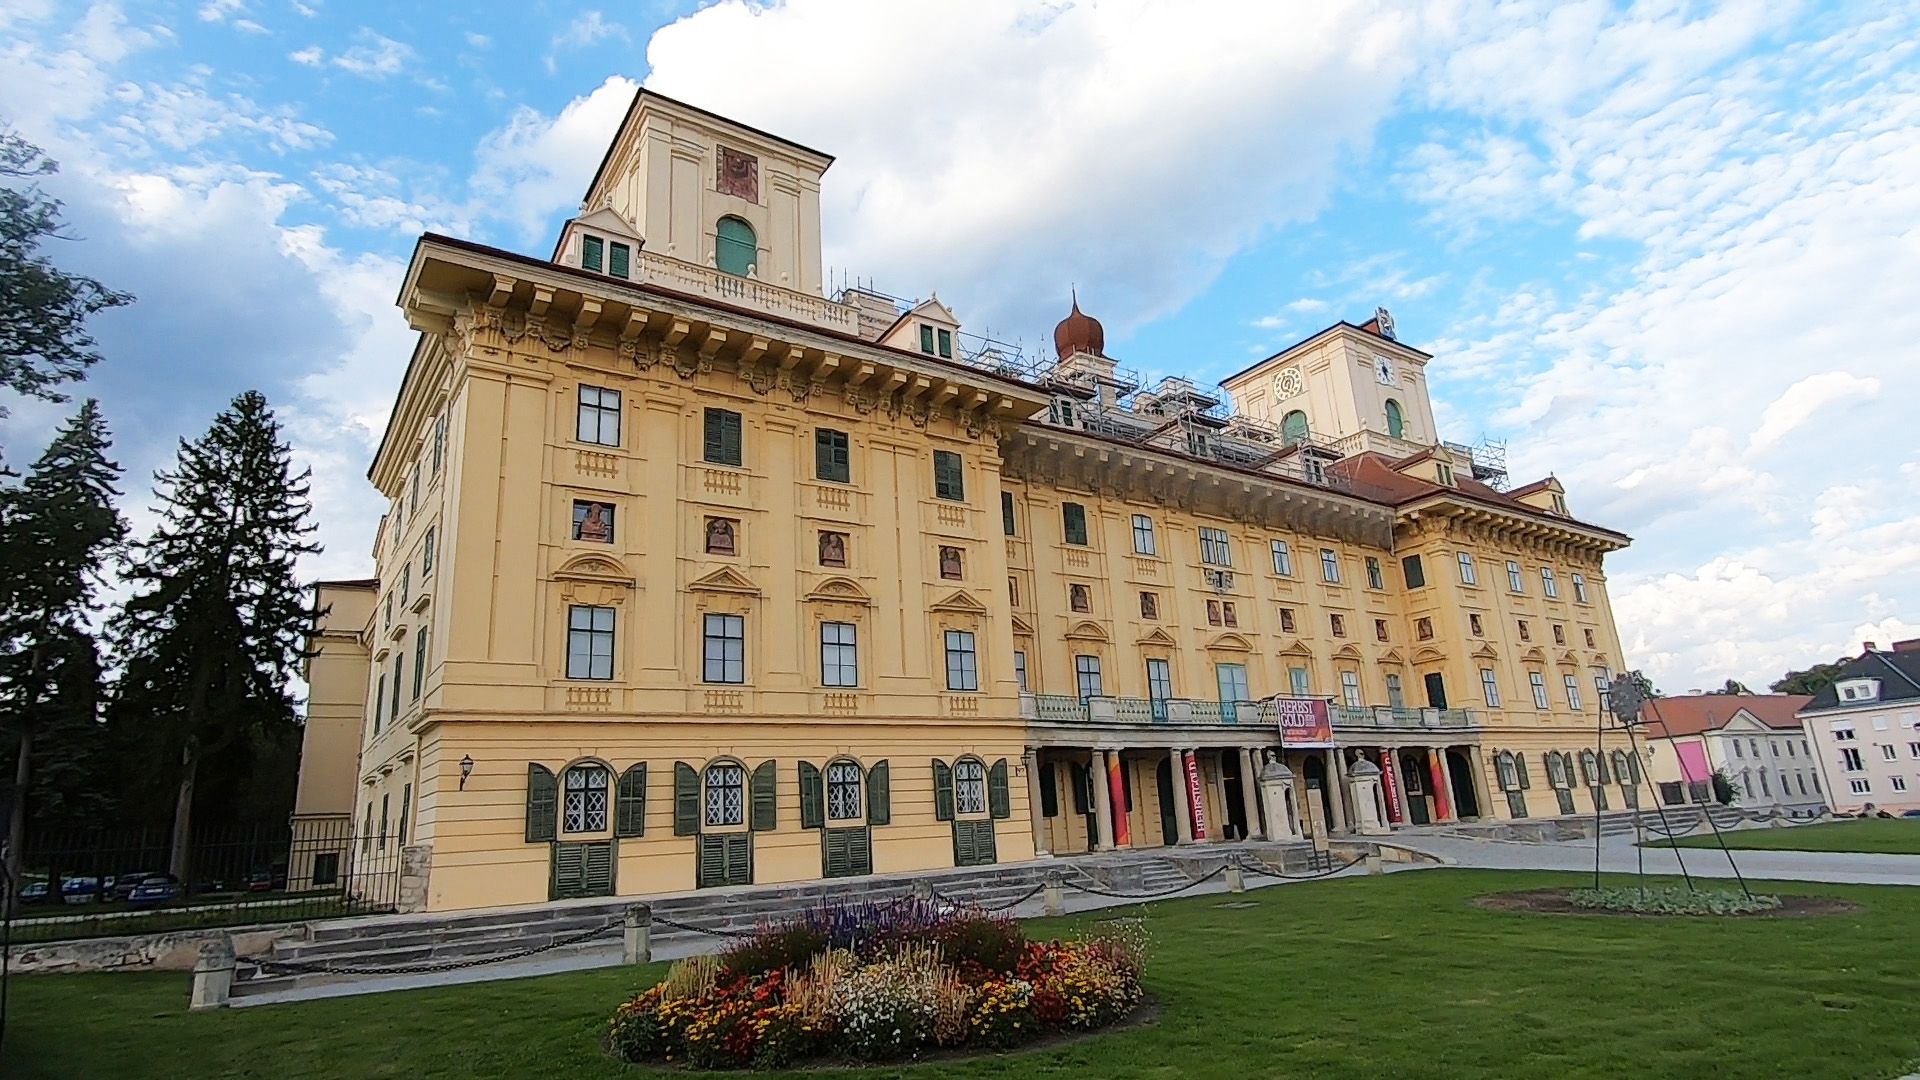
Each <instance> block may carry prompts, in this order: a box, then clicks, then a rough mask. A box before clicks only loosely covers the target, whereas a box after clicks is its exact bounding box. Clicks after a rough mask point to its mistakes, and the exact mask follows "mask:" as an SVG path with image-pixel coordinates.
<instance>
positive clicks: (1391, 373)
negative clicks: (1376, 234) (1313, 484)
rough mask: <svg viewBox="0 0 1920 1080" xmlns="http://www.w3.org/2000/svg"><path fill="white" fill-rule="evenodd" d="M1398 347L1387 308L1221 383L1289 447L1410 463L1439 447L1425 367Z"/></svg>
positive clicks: (1244, 411)
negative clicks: (1310, 445)
mask: <svg viewBox="0 0 1920 1080" xmlns="http://www.w3.org/2000/svg"><path fill="white" fill-rule="evenodd" d="M1431 359H1433V357H1432V355H1431V354H1429V353H1424V352H1421V351H1420V350H1419V349H1415V348H1413V347H1411V346H1409V345H1404V344H1402V343H1401V342H1400V341H1398V340H1396V339H1395V337H1394V331H1393V316H1392V315H1390V314H1388V313H1387V310H1386V309H1385V308H1380V309H1377V310H1376V311H1375V312H1374V316H1373V318H1371V319H1369V320H1367V321H1366V322H1365V323H1363V324H1361V325H1358V326H1355V325H1354V324H1353V323H1350V322H1345V321H1342V322H1338V323H1335V324H1333V325H1332V326H1329V327H1327V328H1326V329H1325V330H1322V331H1320V332H1319V333H1317V334H1314V335H1313V336H1312V337H1309V338H1307V339H1306V340H1305V341H1302V342H1300V343H1299V344H1297V345H1293V346H1290V347H1288V348H1286V349H1283V350H1281V351H1280V352H1278V353H1275V354H1274V355H1272V356H1269V357H1267V358H1266V359H1265V360H1262V361H1260V362H1259V363H1257V364H1255V365H1253V366H1252V367H1250V368H1247V369H1246V370H1245V371H1242V372H1239V373H1238V374H1235V375H1230V376H1228V377H1227V378H1225V379H1223V380H1221V382H1220V385H1221V386H1222V387H1224V388H1225V389H1226V391H1227V392H1228V393H1230V394H1232V395H1233V402H1234V408H1235V411H1237V412H1239V413H1240V414H1241V415H1243V416H1248V417H1251V418H1253V419H1255V420H1259V421H1262V422H1264V423H1268V424H1272V425H1273V426H1274V427H1276V428H1278V429H1280V432H1281V433H1282V435H1283V436H1284V437H1285V438H1286V439H1287V440H1288V441H1297V440H1300V439H1308V440H1310V441H1313V442H1316V443H1330V444H1333V445H1334V446H1335V447H1337V448H1338V449H1339V450H1340V452H1341V456H1343V457H1344V456H1346V455H1348V454H1354V453H1359V452H1361V451H1365V450H1373V451H1378V452H1379V453H1382V454H1386V455H1388V456H1390V457H1404V456H1406V455H1408V454H1412V453H1416V452H1418V451H1420V450H1423V449H1425V448H1427V447H1429V446H1432V445H1434V444H1435V443H1438V442H1439V441H1440V436H1439V433H1438V431H1436V430H1435V428H1434V423H1433V403H1432V401H1431V399H1430V398H1429V397H1428V395H1427V372H1426V367H1427V361H1429V360H1431Z"/></svg>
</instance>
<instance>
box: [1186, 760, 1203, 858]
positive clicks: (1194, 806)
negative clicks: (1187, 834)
mask: <svg viewBox="0 0 1920 1080" xmlns="http://www.w3.org/2000/svg"><path fill="white" fill-rule="evenodd" d="M1181 756H1182V757H1183V758H1185V759H1186V763H1187V809H1188V810H1189V811H1190V812H1192V814H1193V838H1194V839H1195V840H1205V839H1206V838H1207V796H1206V791H1205V790H1204V789H1203V788H1202V787H1201V786H1200V760H1199V758H1198V757H1196V756H1195V755H1194V754H1192V753H1186V754H1182V755H1181Z"/></svg>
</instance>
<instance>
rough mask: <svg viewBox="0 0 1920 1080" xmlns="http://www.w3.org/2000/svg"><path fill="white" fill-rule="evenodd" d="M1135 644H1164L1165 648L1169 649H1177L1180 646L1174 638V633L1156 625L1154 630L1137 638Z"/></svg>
mask: <svg viewBox="0 0 1920 1080" xmlns="http://www.w3.org/2000/svg"><path fill="white" fill-rule="evenodd" d="M1134 644H1136V645H1159V646H1162V647H1163V648H1168V649H1176V648H1179V647H1180V643H1179V642H1177V641H1175V640H1173V635H1172V634H1169V633H1167V632H1166V631H1165V630H1162V629H1160V628H1159V627H1157V626H1156V627H1154V628H1153V629H1152V630H1150V631H1148V632H1147V633H1146V634H1144V635H1142V636H1141V637H1138V638H1135V639H1134Z"/></svg>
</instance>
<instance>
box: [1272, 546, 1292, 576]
mask: <svg viewBox="0 0 1920 1080" xmlns="http://www.w3.org/2000/svg"><path fill="white" fill-rule="evenodd" d="M1271 547H1272V548H1273V572H1274V573H1276V574H1279V575H1280V576H1281V577H1292V576H1293V549H1292V548H1290V547H1288V546H1287V542H1286V541H1285V540H1275V541H1274V542H1273V543H1272V545H1271Z"/></svg>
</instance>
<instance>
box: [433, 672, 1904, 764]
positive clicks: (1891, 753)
mask: <svg viewBox="0 0 1920 1080" xmlns="http://www.w3.org/2000/svg"><path fill="white" fill-rule="evenodd" d="M413 675H414V681H415V682H419V681H420V673H419V672H418V671H416V672H414V673H413ZM1880 756H1881V758H1883V759H1885V760H1887V761H1895V760H1898V759H1899V757H1900V752H1899V751H1898V750H1896V749H1894V746H1893V744H1892V743H1882V744H1881V746H1880Z"/></svg>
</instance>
